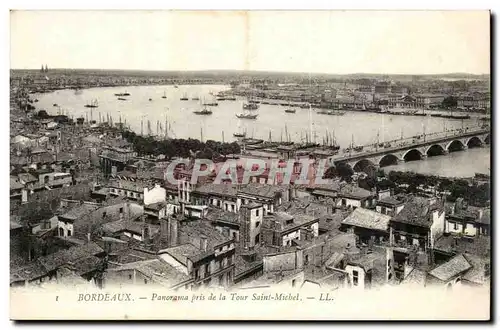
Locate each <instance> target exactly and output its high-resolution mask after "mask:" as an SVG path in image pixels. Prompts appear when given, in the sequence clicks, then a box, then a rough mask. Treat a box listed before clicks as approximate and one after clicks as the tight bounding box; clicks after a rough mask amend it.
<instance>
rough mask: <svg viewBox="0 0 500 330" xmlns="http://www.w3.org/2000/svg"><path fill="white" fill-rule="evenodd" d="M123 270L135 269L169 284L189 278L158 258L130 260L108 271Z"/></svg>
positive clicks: (157, 280)
mask: <svg viewBox="0 0 500 330" xmlns="http://www.w3.org/2000/svg"><path fill="white" fill-rule="evenodd" d="M124 270H136V271H138V272H140V273H142V274H143V275H145V276H147V277H149V278H150V279H152V280H153V281H155V282H157V283H159V284H166V285H169V286H173V285H176V284H178V283H181V282H184V281H187V280H189V279H190V277H189V276H188V275H186V274H184V273H182V272H180V271H178V270H177V269H175V268H174V267H172V266H170V265H169V264H167V263H166V262H164V261H162V260H159V259H149V260H143V261H136V262H131V263H128V264H123V265H121V266H118V267H116V268H113V269H110V270H109V271H110V272H120V271H124Z"/></svg>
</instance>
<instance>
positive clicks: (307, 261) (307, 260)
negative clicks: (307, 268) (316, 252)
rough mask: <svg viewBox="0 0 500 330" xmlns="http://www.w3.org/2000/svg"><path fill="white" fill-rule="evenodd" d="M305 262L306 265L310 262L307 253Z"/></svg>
mask: <svg viewBox="0 0 500 330" xmlns="http://www.w3.org/2000/svg"><path fill="white" fill-rule="evenodd" d="M304 263H305V264H306V265H308V264H309V256H308V255H307V254H306V258H305V260H304Z"/></svg>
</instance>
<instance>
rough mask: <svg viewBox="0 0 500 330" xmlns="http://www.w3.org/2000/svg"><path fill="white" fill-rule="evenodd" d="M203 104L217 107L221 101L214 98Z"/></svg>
mask: <svg viewBox="0 0 500 330" xmlns="http://www.w3.org/2000/svg"><path fill="white" fill-rule="evenodd" d="M203 105H206V106H209V107H216V106H218V105H219V103H217V102H216V100H215V99H214V100H212V101H211V102H207V103H203Z"/></svg>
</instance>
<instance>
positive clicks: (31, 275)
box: [10, 260, 47, 283]
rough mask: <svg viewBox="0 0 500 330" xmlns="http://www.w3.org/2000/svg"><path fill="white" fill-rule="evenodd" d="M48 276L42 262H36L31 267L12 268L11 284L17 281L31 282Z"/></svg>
mask: <svg viewBox="0 0 500 330" xmlns="http://www.w3.org/2000/svg"><path fill="white" fill-rule="evenodd" d="M45 274H47V269H46V268H45V267H44V266H43V265H42V263H41V262H39V261H38V260H37V261H34V262H31V263H30V264H29V265H25V266H21V267H17V268H11V270H10V283H13V282H17V281H24V280H27V281H31V280H34V279H37V278H39V277H42V276H44V275H45Z"/></svg>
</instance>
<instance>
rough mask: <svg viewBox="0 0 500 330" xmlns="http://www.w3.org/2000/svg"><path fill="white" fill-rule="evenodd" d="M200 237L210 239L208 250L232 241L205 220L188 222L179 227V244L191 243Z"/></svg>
mask: <svg viewBox="0 0 500 330" xmlns="http://www.w3.org/2000/svg"><path fill="white" fill-rule="evenodd" d="M200 236H205V237H207V238H208V242H207V243H208V248H213V247H214V246H217V245H220V244H223V243H226V242H229V241H230V240H231V238H230V237H229V236H226V235H224V234H222V233H221V232H219V231H218V230H217V229H215V227H212V226H211V225H210V224H208V222H206V221H203V220H196V221H186V222H184V223H182V224H180V225H179V242H181V243H182V244H184V243H191V242H193V240H194V239H195V238H196V239H198V238H199V237H200Z"/></svg>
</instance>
